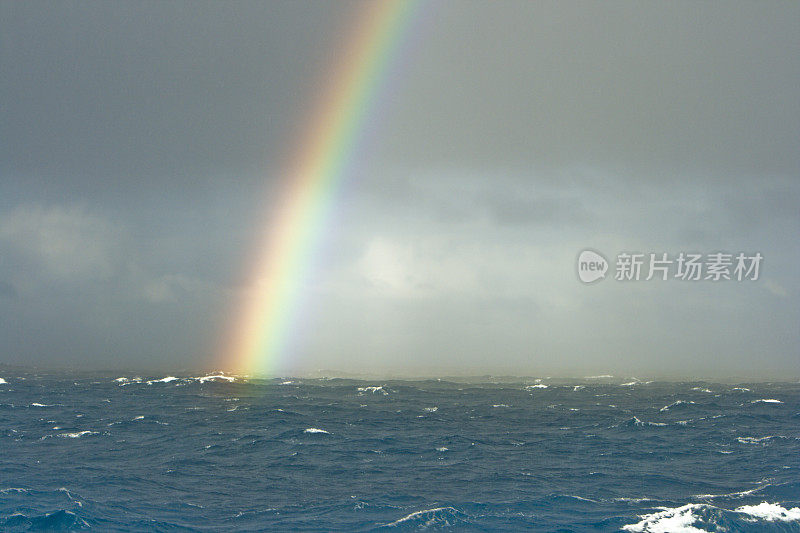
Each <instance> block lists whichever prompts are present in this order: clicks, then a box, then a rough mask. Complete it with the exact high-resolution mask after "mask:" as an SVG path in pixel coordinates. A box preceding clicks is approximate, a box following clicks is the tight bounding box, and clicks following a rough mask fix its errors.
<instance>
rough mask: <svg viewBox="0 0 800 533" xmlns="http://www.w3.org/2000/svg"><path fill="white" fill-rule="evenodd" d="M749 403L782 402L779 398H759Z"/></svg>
mask: <svg viewBox="0 0 800 533" xmlns="http://www.w3.org/2000/svg"><path fill="white" fill-rule="evenodd" d="M750 403H783V402H782V401H780V400H776V399H775V398H761V399H760V400H753V401H752V402H750Z"/></svg>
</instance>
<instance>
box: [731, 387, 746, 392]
mask: <svg viewBox="0 0 800 533" xmlns="http://www.w3.org/2000/svg"><path fill="white" fill-rule="evenodd" d="M731 390H735V391H739V392H750V389H748V388H747V387H734V388H732V389H731Z"/></svg>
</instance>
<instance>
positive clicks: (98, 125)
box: [0, 1, 800, 379]
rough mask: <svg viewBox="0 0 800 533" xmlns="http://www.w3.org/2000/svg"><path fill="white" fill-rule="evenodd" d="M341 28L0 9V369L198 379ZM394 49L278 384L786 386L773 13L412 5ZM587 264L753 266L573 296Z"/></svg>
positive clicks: (248, 11)
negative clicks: (312, 379) (586, 254)
mask: <svg viewBox="0 0 800 533" xmlns="http://www.w3.org/2000/svg"><path fill="white" fill-rule="evenodd" d="M361 8H363V4H359V3H342V2H330V3H318V2H253V3H248V2H237V3H218V2H210V3H203V2H169V3H140V2H36V1H34V2H0V139H2V141H0V346H2V352H0V354H1V355H0V363H18V364H21V363H25V364H38V365H42V366H49V365H58V366H75V367H84V368H142V369H150V370H153V371H155V370H159V371H160V370H162V369H163V370H168V369H181V368H206V367H213V366H214V365H215V358H216V356H217V352H218V349H219V342H220V338H221V337H222V335H223V333H224V331H223V330H224V328H225V327H226V326H227V325H228V324H229V317H230V314H231V312H232V310H234V309H236V308H237V304H238V303H240V302H241V300H242V298H245V297H246V294H247V291H248V286H247V280H244V279H242V272H244V267H245V262H246V260H247V257H248V256H249V255H250V253H251V251H252V250H251V248H252V246H253V243H254V242H256V240H257V239H258V237H259V233H260V232H261V231H262V228H260V227H258V226H259V221H261V220H264V219H265V214H266V213H268V212H269V211H270V210H271V209H273V208H274V202H275V199H276V196H275V195H274V194H273V191H274V190H275V189H276V187H277V186H278V185H279V184H280V183H281V180H282V179H285V176H282V172H283V171H284V168H285V165H286V158H287V156H286V154H287V153H289V152H290V151H292V150H293V149H296V146H295V145H296V143H297V142H298V139H299V138H300V135H299V133H300V132H301V131H302V130H301V128H302V127H303V125H304V121H305V120H306V118H307V116H308V113H309V107H310V105H311V102H312V101H314V99H315V98H317V97H318V96H319V94H320V93H321V92H322V93H324V91H325V85H324V76H323V73H324V72H325V71H326V69H330V66H331V65H335V64H337V63H336V62H337V60H338V59H339V57H338V56H337V52H338V51H340V45H341V43H342V41H343V38H344V36H345V35H346V33H347V32H350V31H352V28H353V24H354V23H355V21H356V20H357V17H356V16H355V12H356V11H357V10H359V9H361ZM405 38H406V41H405V44H404V45H403V53H402V57H401V61H399V62H398V63H397V66H396V71H395V72H393V74H392V76H391V82H390V83H389V84H388V85H387V86H386V90H385V91H384V92H383V93H382V94H381V95H380V98H379V110H378V111H376V112H375V113H373V119H372V120H371V121H370V123H369V127H370V130H369V135H367V136H366V139H365V140H364V142H363V143H362V145H361V146H360V147H359V149H358V150H357V156H358V157H357V159H356V163H355V164H354V165H353V168H352V169H350V172H349V175H348V178H347V182H346V184H345V185H344V186H343V187H342V189H341V191H340V193H339V196H338V197H337V200H336V203H335V209H334V213H333V214H332V217H331V218H330V220H329V221H328V226H329V227H328V228H327V231H326V234H325V235H326V238H325V243H324V246H323V248H322V249H321V250H320V251H319V252H318V257H317V260H316V261H315V263H314V268H312V269H311V272H310V274H309V277H308V279H306V280H305V282H304V285H305V298H304V305H303V312H302V313H301V316H300V322H299V323H297V324H296V325H295V331H296V339H295V341H296V342H295V344H294V345H293V350H294V355H293V358H292V360H293V361H294V363H293V365H292V366H291V367H287V368H285V369H282V370H285V371H286V372H287V373H289V372H291V373H299V374H304V373H314V372H317V371H318V370H320V369H325V370H326V371H327V372H328V373H337V372H338V373H347V372H356V371H358V372H367V373H374V374H381V373H393V374H394V373H398V374H406V375H409V374H416V375H431V374H437V375H441V374H450V375H452V374H472V375H475V374H483V373H492V374H496V375H500V374H506V375H508V374H512V375H521V374H526V375H544V374H546V375H577V376H583V375H588V374H596V373H611V374H617V375H632V374H633V375H637V376H650V375H652V376H663V377H689V376H695V377H697V376H711V377H731V376H741V377H747V376H752V377H781V378H789V379H791V378H797V377H800V351H798V350H799V349H798V346H800V327H798V326H800V305H799V304H798V302H800V298H798V296H800V295H799V294H798V293H799V292H800V282H799V281H798V277H797V266H798V264H800V244H799V243H800V241H798V238H797V237H798V235H799V234H800V209H799V208H798V207H799V206H800V150H798V149H797V146H798V139H800V98H798V91H797V88H798V87H800V56H798V54H797V53H796V51H797V50H798V49H800V6H799V5H798V4H797V3H789V2H769V3H763V2H762V3H736V2H725V3H722V2H717V3H714V2H706V3H695V2H669V3H633V2H630V3H627V2H609V3H583V2H571V3H565V2H552V3H545V2H503V3H500V4H497V3H485V2H458V3H440V2H433V3H428V4H424V5H423V7H422V9H421V10H420V11H419V14H418V17H417V19H416V20H415V21H414V22H413V23H412V25H411V27H410V28H409V30H408V31H407V35H406V36H405ZM584 248H592V249H596V250H599V251H601V252H603V253H604V254H606V257H608V258H609V259H610V260H612V262H613V259H614V258H615V256H616V254H617V253H619V252H622V251H639V252H643V253H649V252H669V253H670V254H677V253H678V252H680V251H687V252H689V251H695V252H701V253H712V252H717V251H720V250H722V251H728V252H740V251H741V252H747V253H754V252H756V251H758V252H761V254H762V255H763V256H764V262H763V265H762V272H761V277H760V279H759V280H758V281H755V282H736V281H730V282H723V283H718V284H715V283H712V282H680V281H676V280H671V281H666V282H659V281H653V282H644V281H640V282H630V283H622V282H618V281H614V280H613V279H606V280H603V281H601V282H598V283H596V284H593V285H588V286H587V285H583V284H582V283H581V282H580V281H578V279H577V276H576V271H575V261H576V258H577V255H578V253H579V252H580V251H581V250H583V249H584ZM612 268H613V265H612ZM612 274H613V272H612ZM612 277H613V276H612Z"/></svg>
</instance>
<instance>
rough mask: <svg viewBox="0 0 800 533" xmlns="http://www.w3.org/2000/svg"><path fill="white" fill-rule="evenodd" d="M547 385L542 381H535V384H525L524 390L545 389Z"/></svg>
mask: <svg viewBox="0 0 800 533" xmlns="http://www.w3.org/2000/svg"><path fill="white" fill-rule="evenodd" d="M546 388H547V385H545V384H544V383H537V384H536V385H527V386H526V387H525V390H533V389H546Z"/></svg>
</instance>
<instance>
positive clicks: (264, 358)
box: [223, 0, 418, 375]
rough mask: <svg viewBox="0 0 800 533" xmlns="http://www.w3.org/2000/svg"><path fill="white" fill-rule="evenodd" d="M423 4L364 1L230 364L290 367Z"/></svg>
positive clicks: (294, 165) (289, 191)
mask: <svg viewBox="0 0 800 533" xmlns="http://www.w3.org/2000/svg"><path fill="white" fill-rule="evenodd" d="M417 4H418V2H416V1H403V0H381V1H375V2H369V3H366V4H364V11H363V13H362V14H361V17H360V20H359V22H358V23H357V24H356V26H355V33H354V34H353V37H352V40H351V42H350V44H349V46H347V47H346V48H345V49H344V53H343V54H342V62H341V64H340V66H339V68H336V69H335V70H334V71H333V72H332V75H333V79H332V83H331V85H330V90H329V92H327V93H326V94H325V97H324V99H323V100H322V101H321V102H320V105H319V106H317V109H318V111H319V112H318V113H316V114H315V115H314V116H313V117H312V121H311V123H310V125H309V128H308V133H307V135H306V136H305V137H304V138H303V139H302V141H301V143H300V144H299V148H300V150H299V152H298V154H297V156H296V158H295V160H294V161H292V162H291V164H290V165H289V166H288V172H287V173H286V176H287V183H286V189H285V191H284V193H283V194H282V195H281V198H280V200H281V201H280V203H279V204H278V205H277V206H276V207H275V210H276V211H275V215H276V216H275V217H274V218H273V219H272V220H271V222H270V225H269V227H268V228H267V230H266V231H265V240H264V241H263V242H262V243H261V246H260V248H259V251H258V252H257V254H256V255H257V257H256V261H255V263H254V266H253V268H252V271H251V274H250V277H249V279H250V280H251V283H252V285H253V290H254V294H253V295H252V297H250V298H248V300H247V302H246V304H245V305H244V307H243V309H242V312H241V315H240V316H239V317H238V319H237V320H236V322H235V324H234V326H235V328H234V331H233V337H232V338H231V339H230V340H229V341H228V342H227V346H226V347H225V348H224V349H223V366H225V367H226V368H228V369H231V370H233V371H235V372H239V373H246V374H256V375H274V374H275V373H276V372H279V371H286V370H290V369H289V368H287V366H288V365H287V363H288V361H287V360H286V359H287V357H288V356H289V354H287V353H286V352H287V349H288V346H287V344H288V342H289V340H290V335H289V331H290V328H291V327H292V326H293V323H294V322H295V320H296V315H297V307H298V301H299V299H300V296H301V294H300V293H301V292H302V291H301V285H302V281H303V279H304V278H305V276H306V273H307V271H308V268H309V265H310V263H311V260H312V255H313V254H314V252H315V251H316V250H317V248H318V245H319V242H318V241H319V240H320V237H321V233H322V230H323V228H324V226H325V221H326V220H327V219H328V216H329V212H330V210H331V207H332V205H333V202H334V200H335V198H336V192H337V190H338V189H339V188H340V186H341V184H342V182H343V180H345V178H346V174H347V170H348V168H349V167H350V164H351V160H352V159H353V158H354V155H355V151H356V148H357V146H358V144H359V141H360V134H361V133H362V132H363V129H364V125H365V121H366V119H367V117H368V116H369V114H370V113H372V112H373V111H374V107H375V100H376V98H377V97H378V96H379V93H380V90H381V87H382V85H383V84H384V82H385V80H386V78H387V75H388V73H389V72H388V71H389V70H390V67H391V64H392V63H393V61H392V60H393V58H394V56H395V55H396V54H397V50H398V48H399V44H400V41H401V39H402V36H403V34H404V30H405V28H406V27H407V26H408V25H409V22H410V20H411V18H412V16H413V13H414V11H415V8H416V5H417Z"/></svg>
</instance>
